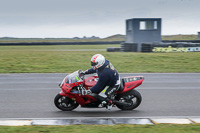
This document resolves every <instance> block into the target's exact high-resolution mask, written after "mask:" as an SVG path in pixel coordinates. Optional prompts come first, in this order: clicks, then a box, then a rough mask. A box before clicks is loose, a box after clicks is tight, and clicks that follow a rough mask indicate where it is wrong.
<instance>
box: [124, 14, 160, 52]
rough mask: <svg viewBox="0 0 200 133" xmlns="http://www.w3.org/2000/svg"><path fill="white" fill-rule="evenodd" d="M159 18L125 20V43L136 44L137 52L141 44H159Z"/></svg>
mask: <svg viewBox="0 0 200 133" xmlns="http://www.w3.org/2000/svg"><path fill="white" fill-rule="evenodd" d="M161 40H162V38H161V18H133V19H127V20H126V42H125V43H129V44H130V43H137V44H138V45H137V51H138V52H140V51H141V43H151V42H161Z"/></svg>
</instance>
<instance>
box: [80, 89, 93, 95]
mask: <svg viewBox="0 0 200 133" xmlns="http://www.w3.org/2000/svg"><path fill="white" fill-rule="evenodd" d="M80 93H81V95H90V94H91V93H92V91H91V90H86V89H85V88H84V87H81V89H80Z"/></svg>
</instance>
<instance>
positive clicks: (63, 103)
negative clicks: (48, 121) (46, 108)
mask: <svg viewBox="0 0 200 133" xmlns="http://www.w3.org/2000/svg"><path fill="white" fill-rule="evenodd" d="M54 104H55V106H56V107H57V108H58V109H60V110H62V111H71V110H73V109H75V108H77V107H78V105H79V104H78V103H76V101H74V100H72V99H70V98H68V97H67V96H61V95H60V94H57V95H56V97H55V98H54Z"/></svg>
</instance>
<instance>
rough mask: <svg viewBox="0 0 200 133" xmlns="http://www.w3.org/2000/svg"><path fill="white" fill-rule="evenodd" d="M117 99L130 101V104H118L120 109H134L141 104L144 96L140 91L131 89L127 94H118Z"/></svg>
mask: <svg viewBox="0 0 200 133" xmlns="http://www.w3.org/2000/svg"><path fill="white" fill-rule="evenodd" d="M116 100H118V101H120V102H127V103H130V105H116V106H117V107H118V108H119V109H121V110H133V109H135V108H137V107H138V106H139V105H140V103H141V101H142V96H141V94H140V93H139V92H138V91H136V90H131V91H129V92H127V93H125V94H121V95H118V96H117V97H116Z"/></svg>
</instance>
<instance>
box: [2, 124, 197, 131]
mask: <svg viewBox="0 0 200 133" xmlns="http://www.w3.org/2000/svg"><path fill="white" fill-rule="evenodd" d="M62 132H67V133H199V132H200V125H199V124H190V125H170V124H160V125H112V126H111V125H70V126H21V127H6V126H0V133H62Z"/></svg>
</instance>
